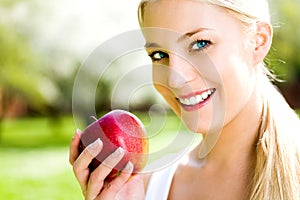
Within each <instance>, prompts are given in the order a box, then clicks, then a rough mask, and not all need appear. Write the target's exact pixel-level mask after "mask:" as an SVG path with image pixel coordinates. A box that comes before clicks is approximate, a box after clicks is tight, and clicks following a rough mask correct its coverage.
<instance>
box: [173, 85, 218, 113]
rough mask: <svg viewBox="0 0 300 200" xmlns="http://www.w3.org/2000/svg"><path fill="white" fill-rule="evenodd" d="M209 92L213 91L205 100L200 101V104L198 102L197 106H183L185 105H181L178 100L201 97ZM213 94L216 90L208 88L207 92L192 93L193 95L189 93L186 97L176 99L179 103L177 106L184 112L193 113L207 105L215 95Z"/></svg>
mask: <svg viewBox="0 0 300 200" xmlns="http://www.w3.org/2000/svg"><path fill="white" fill-rule="evenodd" d="M209 90H212V91H213V92H212V94H211V95H210V96H209V97H208V98H207V99H205V100H204V101H202V102H200V103H198V104H195V105H185V104H183V103H181V102H180V100H179V98H183V99H184V98H191V97H193V96H196V95H201V94H203V93H204V92H207V91H209ZM215 92H216V88H209V89H207V90H203V91H198V92H193V93H190V94H188V95H183V96H180V97H179V98H176V100H177V101H178V102H179V104H180V105H181V107H182V108H183V109H184V110H186V111H195V110H198V109H200V108H202V107H204V106H205V105H206V104H208V103H209V102H210V101H211V99H212V97H213V95H214V94H215Z"/></svg>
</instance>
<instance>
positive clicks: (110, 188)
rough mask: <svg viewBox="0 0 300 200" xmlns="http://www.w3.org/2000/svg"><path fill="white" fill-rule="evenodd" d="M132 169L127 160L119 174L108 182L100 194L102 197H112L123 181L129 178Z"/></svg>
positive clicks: (123, 183) (120, 187)
mask: <svg viewBox="0 0 300 200" xmlns="http://www.w3.org/2000/svg"><path fill="white" fill-rule="evenodd" d="M132 171H133V164H132V163H131V162H128V163H127V165H126V166H125V168H124V169H123V170H122V172H121V174H120V175H119V176H118V177H117V178H115V179H114V180H113V181H112V182H111V183H108V185H107V187H106V188H105V189H104V190H103V192H102V194H101V198H102V199H113V198H114V197H115V195H116V194H117V193H118V192H119V191H120V190H121V189H122V187H123V186H124V185H125V183H126V182H127V181H128V180H129V178H130V176H131V174H132Z"/></svg>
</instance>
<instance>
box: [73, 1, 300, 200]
mask: <svg viewBox="0 0 300 200" xmlns="http://www.w3.org/2000/svg"><path fill="white" fill-rule="evenodd" d="M139 20H140V25H141V27H142V28H143V33H144V36H145V39H146V42H147V44H146V45H145V46H146V50H147V52H148V54H149V56H150V57H151V59H152V61H153V82H154V85H155V87H156V89H157V91H158V92H159V93H160V94H161V95H162V96H163V97H164V98H165V100H166V101H167V102H168V104H169V105H170V107H171V108H172V109H173V111H174V112H175V113H176V114H177V115H178V116H179V117H180V118H181V119H182V120H183V122H185V124H186V125H187V127H188V128H189V129H191V130H192V131H193V132H195V133H201V134H203V136H204V140H203V142H201V143H200V144H198V146H196V147H195V148H194V149H193V150H191V151H190V152H189V153H188V154H187V155H186V157H185V158H184V159H182V161H179V163H177V164H176V165H175V166H171V167H170V168H168V169H166V170H163V171H161V172H154V173H153V174H150V175H149V174H141V175H136V176H134V178H132V179H130V180H129V181H128V178H129V176H130V172H131V171H132V164H131V163H128V165H127V170H126V171H125V170H124V172H122V173H121V175H120V176H119V177H117V178H116V179H115V180H113V181H112V182H111V183H109V184H107V183H105V182H104V181H103V180H104V179H105V177H106V176H107V175H108V173H109V172H110V170H111V169H109V168H108V167H106V166H105V165H100V166H99V167H98V168H97V169H96V170H95V171H94V172H92V173H90V172H89V170H88V165H89V163H90V162H91V160H92V159H93V157H95V155H97V154H98V153H99V152H100V151H101V149H102V143H101V141H99V140H98V141H96V142H94V143H93V144H91V145H90V146H89V147H88V148H87V149H86V150H85V151H83V152H82V153H81V154H80V155H79V152H78V144H79V141H80V131H77V134H75V137H74V138H73V140H72V142H71V146H70V162H71V164H72V165H73V169H74V173H75V176H76V177H77V179H78V181H79V183H80V185H81V188H82V191H83V194H84V196H85V198H86V199H135V200H136V199H167V198H168V199H209V200H211V199H213V200H215V199H222V200H224V199H228V200H232V199H251V200H254V199H255V200H265V199H272V200H295V199H300V155H299V154H300V145H299V142H300V136H299V134H300V133H299V132H300V122H299V118H298V116H297V115H296V114H295V112H294V111H293V110H292V109H291V108H290V107H289V105H288V104H287V103H286V101H285V100H284V98H283V97H282V95H281V94H280V93H279V92H278V91H277V90H276V88H275V87H274V86H273V85H272V83H271V81H270V80H269V78H271V77H272V76H271V75H270V73H269V72H268V71H267V69H266V68H265V66H264V63H263V60H264V58H265V56H266V55H267V53H268V51H269V49H270V46H271V42H272V27H271V25H270V24H271V23H270V16H269V10H268V4H267V1H266V0H253V1H244V0H174V1H170V0H144V1H142V2H141V4H140V7H139ZM149 30H150V31H149ZM153 30H154V31H153ZM155 30H157V31H155ZM212 71H213V73H211V72H212ZM216 111H218V112H216ZM216 113H217V114H216ZM218 113H221V115H220V116H221V117H220V116H219V115H218ZM213 135H214V136H215V137H212V136H213ZM210 137H212V138H214V140H212V141H210V140H209V138H210ZM122 156H123V152H122V150H119V151H116V152H115V153H113V154H112V155H111V156H109V157H108V158H107V159H106V160H105V162H106V163H110V164H112V165H115V164H116V163H118V161H119V160H120V159H121V158H122Z"/></svg>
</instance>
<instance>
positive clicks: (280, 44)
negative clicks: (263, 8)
mask: <svg viewBox="0 0 300 200" xmlns="http://www.w3.org/2000/svg"><path fill="white" fill-rule="evenodd" d="M272 2H273V3H274V5H272V7H273V9H274V11H273V13H272V17H273V22H272V23H273V26H274V39H273V48H272V49H271V51H270V60H271V62H273V63H272V64H273V66H271V67H272V69H274V71H275V72H276V74H278V75H279V77H282V78H283V79H287V80H288V82H295V81H296V80H297V79H299V78H300V57H299V56H298V55H299V49H300V26H299V25H300V12H299V9H300V2H299V0H285V1H282V0H275V1H272Z"/></svg>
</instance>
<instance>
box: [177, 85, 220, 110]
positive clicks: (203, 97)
mask: <svg viewBox="0 0 300 200" xmlns="http://www.w3.org/2000/svg"><path fill="white" fill-rule="evenodd" d="M215 91H216V89H215V88H212V89H208V90H206V91H203V92H201V93H199V94H197V95H193V96H189V97H187V98H176V99H177V100H178V101H179V102H180V103H181V104H182V105H183V106H195V105H198V104H202V103H204V102H206V101H207V100H208V99H209V98H210V97H211V96H212V95H213V93H214V92H215Z"/></svg>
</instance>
